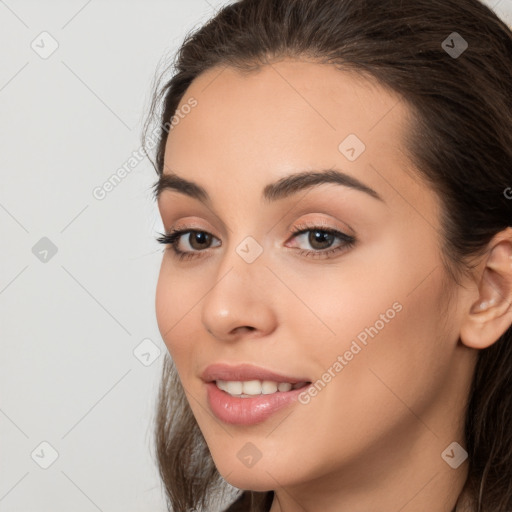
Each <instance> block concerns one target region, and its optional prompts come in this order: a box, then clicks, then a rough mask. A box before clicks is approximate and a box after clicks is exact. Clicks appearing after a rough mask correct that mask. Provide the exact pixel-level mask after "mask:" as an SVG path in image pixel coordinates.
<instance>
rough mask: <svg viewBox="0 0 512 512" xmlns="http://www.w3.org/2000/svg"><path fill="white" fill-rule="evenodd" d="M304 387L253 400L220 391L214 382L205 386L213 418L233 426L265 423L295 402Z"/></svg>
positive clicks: (259, 396) (261, 396)
mask: <svg viewBox="0 0 512 512" xmlns="http://www.w3.org/2000/svg"><path fill="white" fill-rule="evenodd" d="M305 389H307V386H304V387H302V388H299V389H293V390H291V391H277V392H276V393H271V394H269V395H257V396H255V397H254V398H238V397H236V396H231V395H230V394H228V393H226V392H225V391H222V390H221V389H219V388H218V387H217V385H216V384H215V382H208V383H207V384H206V390H207V396H208V403H209V405H210V409H211V410H212V412H213V414H215V416H216V417H217V418H218V419H219V420H221V421H223V422H224V423H230V424H233V425H254V424H255V423H261V422H262V421H265V420H266V419H267V418H268V417H269V416H271V415H272V414H274V413H275V412H277V411H279V410H281V409H283V408H284V407H286V406H287V405H290V404H291V403H293V402H296V401H297V397H298V396H299V394H300V393H301V392H303V391H304V390H305Z"/></svg>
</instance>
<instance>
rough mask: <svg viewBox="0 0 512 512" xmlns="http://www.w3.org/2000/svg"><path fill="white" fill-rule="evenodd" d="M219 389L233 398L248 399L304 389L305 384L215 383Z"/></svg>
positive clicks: (254, 381)
mask: <svg viewBox="0 0 512 512" xmlns="http://www.w3.org/2000/svg"><path fill="white" fill-rule="evenodd" d="M215 383H216V384H217V387H218V388H219V389H221V390H222V391H225V392H226V393H229V394H230V395H232V396H237V397H242V398H246V397H249V396H257V395H261V394H263V395H271V394H272V393H276V392H277V391H280V392H286V391H290V390H291V389H297V388H298V387H302V386H303V385H304V384H305V383H304V382H300V383H297V384H293V385H292V384H290V383H289V382H274V381H271V380H264V381H261V380H246V381H231V380H230V381H226V380H217V381H215Z"/></svg>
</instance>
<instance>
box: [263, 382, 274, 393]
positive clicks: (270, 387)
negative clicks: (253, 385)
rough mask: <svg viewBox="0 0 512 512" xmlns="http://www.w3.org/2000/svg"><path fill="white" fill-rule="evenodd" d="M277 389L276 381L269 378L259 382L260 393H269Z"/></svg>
mask: <svg viewBox="0 0 512 512" xmlns="http://www.w3.org/2000/svg"><path fill="white" fill-rule="evenodd" d="M276 391H277V383H276V382H272V381H271V380H264V381H263V382H262V383H261V393H262V394H263V395H270V394H272V393H275V392H276Z"/></svg>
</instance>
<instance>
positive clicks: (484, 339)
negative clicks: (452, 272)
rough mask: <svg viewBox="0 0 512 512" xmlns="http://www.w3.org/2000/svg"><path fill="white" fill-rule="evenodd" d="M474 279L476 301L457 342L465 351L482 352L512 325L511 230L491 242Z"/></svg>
mask: <svg viewBox="0 0 512 512" xmlns="http://www.w3.org/2000/svg"><path fill="white" fill-rule="evenodd" d="M476 276H477V283H476V284H477V286H478V291H477V293H476V295H477V298H476V300H475V297H474V295H473V296H472V303H471V306H470V308H469V311H468V312H467V314H466V315H465V316H464V319H463V321H462V324H461V330H460V339H461V341H462V343H464V345H466V346H468V347H471V348H476V349H484V348H487V347H489V346H491V345H492V344H493V343H495V342H496V341H498V339H499V338H500V337H501V336H502V335H503V333H504V332H505V331H506V330H507V329H508V328H509V327H510V325H511V324H512V228H510V227H507V228H506V229H505V230H503V231H501V232H500V233H498V234H497V235H496V236H495V237H494V238H493V239H492V240H491V242H490V243H489V246H488V251H487V253H486V254H485V256H484V257H483V261H482V264H481V265H480V268H479V270H478V273H477V274H476Z"/></svg>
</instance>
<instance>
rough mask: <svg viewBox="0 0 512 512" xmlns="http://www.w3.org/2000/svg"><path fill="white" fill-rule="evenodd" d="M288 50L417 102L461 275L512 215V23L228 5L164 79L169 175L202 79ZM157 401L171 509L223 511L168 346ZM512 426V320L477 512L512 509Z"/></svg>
mask: <svg viewBox="0 0 512 512" xmlns="http://www.w3.org/2000/svg"><path fill="white" fill-rule="evenodd" d="M454 32H456V33H457V34H458V36H454V34H453V33H454ZM459 36H460V37H462V38H463V39H464V40H465V41H466V42H467V44H468V47H467V49H466V50H465V51H464V52H463V53H462V54H461V55H454V54H453V53H452V54H450V53H449V48H452V47H454V43H453V42H452V41H453V39H452V40H450V37H451V38H453V37H459ZM445 41H449V43H450V44H449V45H448V47H447V45H446V43H443V42H445ZM281 57H295V58H301V57H308V58H313V59H316V60H317V61H318V62H324V63H330V64H332V65H334V66H336V67H339V68H340V69H346V70H351V71H355V72H357V73H361V74H362V75H364V76H366V77H368V78H372V79H375V80H376V81H377V82H378V83H379V84H380V85H382V86H384V87H387V88H389V89H390V90H392V91H394V92H396V93H398V94H399V95H400V96H401V98H403V100H404V101H405V102H406V103H407V105H408V107H409V108H410V111H411V112H412V114H413V115H412V117H411V126H410V129H409V131H408V132H407V136H406V140H405V141H404V144H405V148H406V150H407V152H408V155H409V157H410V159H411V161H412V162H413V163H414V164H415V166H416V167H417V169H418V176H419V178H421V179H423V180H425V183H427V184H428V185H429V186H431V187H432V189H433V190H434V191H435V192H436V193H437V194H438V195H439V197H440V199H441V201H442V206H443V208H442V222H441V224H442V230H443V247H442V256H443V259H444V261H445V266H446V269H447V270H448V271H449V273H450V275H451V277H452V278H453V279H454V280H455V281H457V279H458V276H460V275H462V273H467V272H469V271H470V269H471V264H470V261H471V258H472V257H475V256H479V255H482V254H483V253H484V251H485V249H486V246H487V244H488V242H489V241H490V240H491V238H492V237H493V236H494V235H495V234H496V233H498V232H499V231H501V230H503V229H505V228H506V227H507V226H510V225H512V200H511V199H508V198H507V197H506V194H505V193H504V191H505V190H507V189H508V187H512V32H511V30H510V29H509V28H508V27H507V26H506V25H505V23H504V22H503V21H501V20H500V19H499V18H498V17H497V16H496V14H495V13H494V12H493V11H492V10H490V9H489V8H488V7H486V6H485V5H483V4H482V3H480V2H479V1H478V0H241V1H238V2H235V3H232V4H231V5H227V6H226V7H224V8H223V9H221V10H220V11H219V12H218V13H217V14H216V15H215V17H214V18H212V19H211V20H210V21H209V22H208V23H206V24H205V25H204V26H202V27H201V28H199V29H198V30H197V31H195V32H193V33H191V34H189V36H187V38H186V40H185V41H184V43H183V45H182V46H181V48H180V49H179V52H178V53H177V55H176V59H175V62H174V66H173V69H172V77H171V78H170V79H169V80H167V81H165V83H163V85H162V79H161V81H160V83H158V84H157V85H156V91H155V94H154V96H153V102H152V105H151V110H150V114H149V117H148V120H147V122H146V125H145V130H144V133H143V141H144V142H146V140H147V134H148V130H149V126H150V124H151V123H150V121H151V120H152V119H153V118H154V117H155V111H156V109H157V107H161V108H160V110H159V114H158V123H159V125H158V127H157V129H156V130H155V131H153V133H156V134H157V139H158V143H157V144H156V157H155V160H154V161H153V159H152V158H151V157H150V160H151V161H152V163H153V165H154V166H155V169H156V171H157V173H158V175H161V174H162V173H163V169H164V151H165V145H166V141H167V136H168V133H169V121H170V120H171V119H174V118H175V116H176V112H177V107H178V105H179V103H180V101H181V100H182V98H183V96H184V94H185V92H186V90H187V88H188V87H189V86H190V84H191V82H192V81H193V80H194V79H195V78H196V77H198V76H199V75H200V74H201V73H202V72H204V71H206V70H208V69H211V68H213V67H219V70H220V69H222V67H223V66H231V67H234V68H236V69H238V70H244V71H246V72H250V71H251V70H255V69H258V67H260V66H262V65H264V64H265V63H268V62H271V61H272V60H273V59H278V58H281ZM173 116H174V117H173ZM165 123H167V125H166V124H165ZM148 156H149V155H148ZM156 186H157V183H156V184H155V188H156ZM509 190H511V189H509ZM157 400H158V404H157V405H158V407H157V417H156V424H155V447H156V453H157V459H158V461H157V462H158V465H159V471H160V475H161V478H162V480H163V484H164V487H165V492H166V496H167V499H168V505H169V510H171V507H172V508H173V509H174V510H176V511H180V512H181V511H188V510H203V509H205V510H209V511H210V510H213V507H214V505H213V503H215V499H214V498H215V496H216V495H218V494H219V492H220V491H222V490H223V489H224V490H226V489H227V492H229V490H231V491H233V488H230V486H229V485H228V484H227V483H226V482H224V481H223V479H222V478H221V477H220V475H219V473H218V472H217V470H216V468H215V465H214V463H213V460H212V458H211V455H210V453H209V451H208V448H207V446H206V443H205V440H204V438H203V436H202V434H201V431H200V430H199V427H198V425H197V423H196V421H195V419H194V416H193V414H192V411H191V409H190V407H189V405H188V403H187V400H186V398H185V395H184V392H183V388H182V386H181V384H180V381H179V378H178V377H177V374H176V370H175V368H174V365H173V363H172V361H171V360H170V358H169V356H168V354H166V359H165V361H164V366H163V375H162V382H161V388H160V392H159V396H158V399H157ZM511 425H512V328H510V327H509V329H508V330H507V331H506V333H505V334H504V335H503V336H502V337H501V338H500V339H499V340H497V341H496V343H494V344H493V345H491V346H490V347H489V348H487V349H485V350H481V351H480V353H479V358H478V362H477V366H476V369H475V375H474V379H473V383H472V388H471V390H470V394H469V402H468V407H467V416H466V422H465V435H466V443H467V446H466V449H467V451H468V453H469V474H468V479H467V487H468V490H469V491H470V492H471V493H472V494H471V496H472V500H473V504H474V509H475V510H476V511H477V512H497V511H505V510H512V432H511V431H512V428H511ZM271 496H272V493H271V492H269V493H256V492H248V493H246V497H247V503H248V508H250V510H252V511H263V510H268V507H269V503H270V501H271V499H269V498H271ZM240 510H242V509H240Z"/></svg>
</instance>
